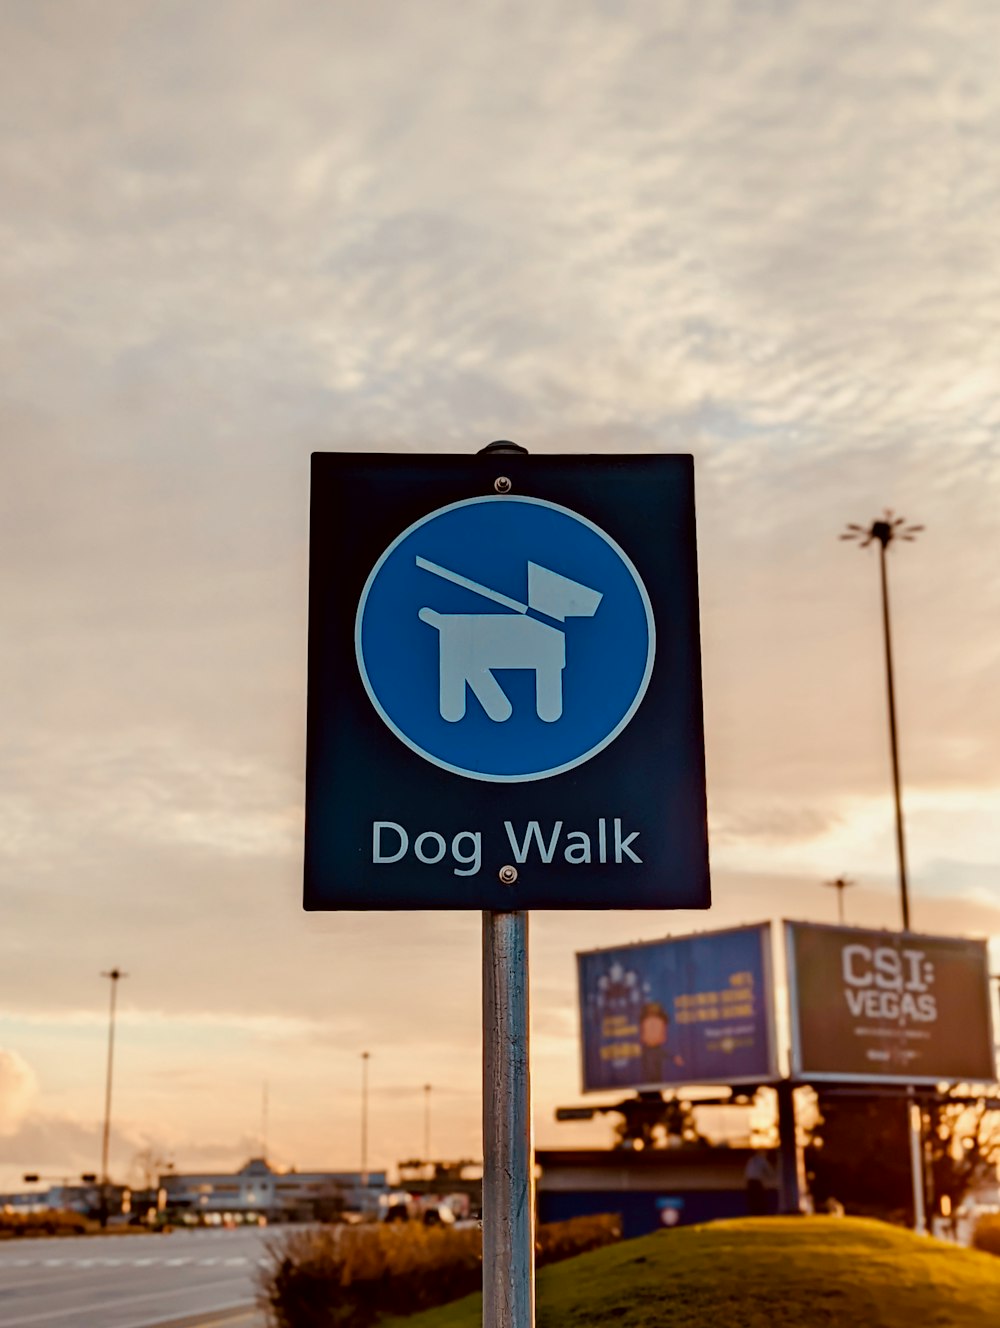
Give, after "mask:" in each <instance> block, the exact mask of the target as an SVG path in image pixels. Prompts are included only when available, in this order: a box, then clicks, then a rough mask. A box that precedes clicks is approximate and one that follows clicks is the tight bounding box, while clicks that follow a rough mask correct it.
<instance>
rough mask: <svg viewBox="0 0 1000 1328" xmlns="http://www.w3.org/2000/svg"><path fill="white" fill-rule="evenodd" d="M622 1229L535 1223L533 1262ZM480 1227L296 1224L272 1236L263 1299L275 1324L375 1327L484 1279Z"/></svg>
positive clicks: (612, 1224) (612, 1223)
mask: <svg viewBox="0 0 1000 1328" xmlns="http://www.w3.org/2000/svg"><path fill="white" fill-rule="evenodd" d="M620 1236H621V1223H620V1221H619V1219H618V1218H617V1217H578V1218H573V1219H571V1220H570V1221H568V1222H553V1223H550V1224H548V1225H546V1226H543V1227H540V1228H539V1229H538V1236H537V1240H536V1244H535V1257H536V1262H537V1263H538V1264H539V1265H541V1264H548V1263H556V1262H558V1260H560V1259H568V1258H571V1257H572V1256H573V1255H575V1254H582V1253H584V1252H585V1251H586V1250H593V1249H597V1248H599V1247H600V1246H602V1245H607V1244H609V1243H610V1242H611V1241H613V1240H617V1239H619V1238H620ZM481 1250H482V1234H481V1232H480V1231H479V1229H478V1227H475V1228H468V1229H461V1230H454V1229H452V1228H449V1227H425V1226H421V1225H418V1224H416V1223H406V1224H403V1223H391V1224H387V1225H378V1226H360V1227H332V1228H330V1227H328V1228H321V1229H318V1230H317V1229H311V1230H308V1231H293V1232H290V1233H288V1234H287V1235H283V1236H280V1237H278V1238H277V1239H275V1240H274V1241H272V1242H270V1244H269V1246H268V1256H269V1260H268V1264H267V1266H266V1267H265V1268H264V1269H263V1270H262V1271H261V1273H260V1275H259V1281H258V1295H257V1299H258V1304H259V1305H260V1306H261V1307H262V1308H263V1309H264V1310H266V1312H267V1314H268V1317H269V1320H270V1322H271V1323H273V1324H275V1325H277V1328H371V1325H372V1324H374V1323H375V1322H376V1321H377V1319H378V1318H379V1316H380V1315H383V1314H398V1315H404V1314H415V1313H417V1312H418V1311H419V1310H425V1309H431V1308H433V1307H434V1306H436V1305H446V1304H448V1302H449V1301H452V1300H459V1299H461V1297H462V1296H467V1295H469V1293H470V1292H472V1291H478V1290H479V1288H480V1287H481V1286H482V1253H481Z"/></svg>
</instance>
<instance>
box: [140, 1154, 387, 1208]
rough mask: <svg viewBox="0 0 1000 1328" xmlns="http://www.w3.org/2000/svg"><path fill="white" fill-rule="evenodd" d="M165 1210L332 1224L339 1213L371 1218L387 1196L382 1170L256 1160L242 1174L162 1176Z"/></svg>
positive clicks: (208, 1173)
mask: <svg viewBox="0 0 1000 1328" xmlns="http://www.w3.org/2000/svg"><path fill="white" fill-rule="evenodd" d="M160 1187H161V1189H162V1190H163V1191H164V1196H165V1200H166V1202H165V1207H166V1209H167V1211H168V1212H171V1211H172V1212H175V1213H177V1214H178V1215H183V1214H188V1215H190V1216H199V1215H200V1216H202V1217H210V1216H215V1217H220V1216H225V1215H229V1216H232V1217H239V1218H243V1219H246V1218H247V1217H251V1216H259V1217H265V1218H267V1219H268V1221H271V1222H281V1221H328V1220H330V1219H331V1218H334V1217H336V1216H337V1215H338V1214H339V1213H340V1212H344V1211H346V1212H356V1213H373V1212H375V1211H376V1210H377V1208H378V1200H379V1195H380V1194H382V1193H384V1192H385V1191H386V1190H387V1188H388V1186H387V1177H386V1173H385V1172H384V1171H369V1172H368V1175H367V1184H362V1175H361V1173H360V1172H359V1171H294V1170H291V1171H279V1170H276V1169H275V1168H274V1167H272V1166H271V1165H270V1164H269V1163H268V1162H267V1161H266V1160H265V1159H264V1158H262V1157H255V1158H251V1160H250V1161H249V1162H248V1163H247V1164H246V1166H245V1167H243V1168H242V1169H241V1170H240V1171H235V1172H220V1171H202V1172H176V1171H170V1172H167V1173H165V1174H164V1175H162V1176H161V1177H160Z"/></svg>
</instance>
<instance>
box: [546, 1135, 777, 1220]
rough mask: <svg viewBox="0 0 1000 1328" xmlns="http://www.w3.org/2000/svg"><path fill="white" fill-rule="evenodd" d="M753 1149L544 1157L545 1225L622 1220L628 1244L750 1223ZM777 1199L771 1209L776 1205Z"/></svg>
mask: <svg viewBox="0 0 1000 1328" xmlns="http://www.w3.org/2000/svg"><path fill="white" fill-rule="evenodd" d="M755 1151H756V1150H753V1149H749V1148H711V1147H700V1146H694V1147H683V1148H649V1149H645V1150H643V1151H641V1152H640V1151H638V1150H636V1151H633V1150H632V1149H622V1148H605V1149H597V1148H589V1149H588V1148H574V1149H570V1148H565V1149H564V1148H549V1149H539V1151H538V1152H537V1153H536V1154H535V1161H536V1163H537V1165H538V1168H539V1175H538V1182H537V1196H538V1218H539V1221H541V1222H560V1221H563V1220H565V1219H566V1218H568V1217H581V1216H584V1215H589V1214H593V1213H618V1214H620V1216H621V1219H622V1231H623V1234H624V1235H625V1236H626V1237H631V1236H641V1235H645V1234H646V1233H647V1232H649V1231H656V1230H658V1229H660V1228H661V1227H673V1226H686V1225H688V1224H689V1223H691V1222H711V1221H713V1220H715V1219H716V1218H720V1217H744V1216H745V1215H746V1213H747V1211H748V1209H747V1190H746V1179H745V1170H746V1165H747V1162H748V1161H749V1159H750V1158H751V1157H753V1156H754V1155H755ZM776 1198H777V1195H776V1193H775V1194H772V1195H771V1198H770V1200H769V1202H770V1203H771V1204H772V1205H774V1204H775V1200H776Z"/></svg>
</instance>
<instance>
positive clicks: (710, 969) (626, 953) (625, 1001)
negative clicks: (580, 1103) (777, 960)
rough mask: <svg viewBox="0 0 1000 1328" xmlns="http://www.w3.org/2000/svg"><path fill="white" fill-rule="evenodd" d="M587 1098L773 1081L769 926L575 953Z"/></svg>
mask: <svg viewBox="0 0 1000 1328" xmlns="http://www.w3.org/2000/svg"><path fill="white" fill-rule="evenodd" d="M577 972H578V978H579V989H580V1026H581V1035H582V1037H581V1040H582V1063H583V1091H584V1092H585V1093H596V1092H606V1091H608V1090H609V1089H617V1088H622V1089H627V1088H650V1089H654V1088H662V1087H664V1086H667V1085H670V1084H711V1083H725V1084H735V1083H759V1082H761V1081H763V1080H767V1079H771V1078H774V1077H775V1073H776V1065H775V1036H774V1006H773V999H772V978H771V927H770V924H769V923H761V924H759V925H757V926H752V927H734V928H731V929H729V930H727V931H716V932H700V933H698V934H696V935H692V936H680V937H675V938H669V939H666V940H661V941H649V942H646V943H643V944H639V945H626V946H620V947H618V948H617V949H613V950H591V951H588V952H586V953H583V954H578V955H577Z"/></svg>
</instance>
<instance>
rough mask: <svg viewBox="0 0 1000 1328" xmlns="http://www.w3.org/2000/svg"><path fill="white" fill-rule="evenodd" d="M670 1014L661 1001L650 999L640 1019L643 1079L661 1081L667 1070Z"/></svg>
mask: <svg viewBox="0 0 1000 1328" xmlns="http://www.w3.org/2000/svg"><path fill="white" fill-rule="evenodd" d="M669 1032H670V1016H669V1015H668V1014H667V1012H666V1010H664V1008H663V1006H662V1005H661V1004H660V1003H659V1001H648V1002H647V1003H646V1004H645V1005H644V1006H643V1007H642V1016H641V1017H640V1019H639V1045H640V1047H641V1048H642V1081H643V1083H646V1084H655V1083H659V1082H660V1081H661V1080H662V1079H663V1077H664V1075H665V1074H666V1071H667V1036H668V1034H669Z"/></svg>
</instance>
